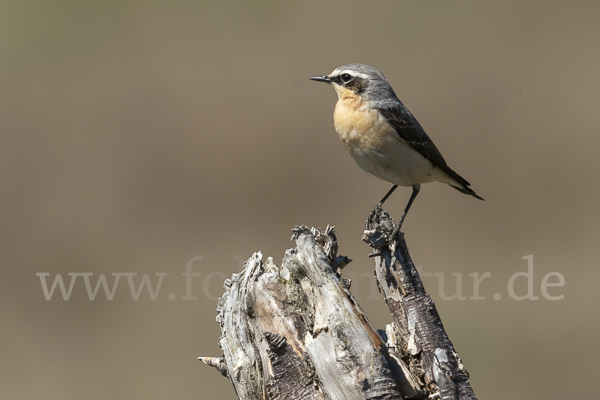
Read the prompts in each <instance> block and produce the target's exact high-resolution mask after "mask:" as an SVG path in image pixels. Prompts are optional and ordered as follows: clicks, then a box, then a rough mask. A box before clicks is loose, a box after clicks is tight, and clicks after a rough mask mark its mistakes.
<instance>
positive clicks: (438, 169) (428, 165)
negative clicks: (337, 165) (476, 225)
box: [310, 64, 483, 229]
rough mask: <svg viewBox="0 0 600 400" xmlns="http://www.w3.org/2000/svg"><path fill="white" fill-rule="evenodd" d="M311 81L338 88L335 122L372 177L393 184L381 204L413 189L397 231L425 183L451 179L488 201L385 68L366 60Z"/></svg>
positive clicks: (456, 186)
mask: <svg viewBox="0 0 600 400" xmlns="http://www.w3.org/2000/svg"><path fill="white" fill-rule="evenodd" d="M310 79H312V80H313V81H318V82H325V83H329V84H330V85H332V86H333V88H334V89H335V91H336V92H337V95H338V102H337V104H336V105H335V111H334V113H333V122H334V125H335V130H336V131H337V133H338V135H339V137H340V140H341V141H342V143H343V144H344V146H346V149H347V150H348V152H349V153H350V155H351V156H352V158H353V159H354V161H356V163H357V164H358V166H359V167H360V168H361V169H362V170H363V171H365V172H366V173H368V174H369V175H373V176H375V177H376V178H379V179H381V180H383V181H386V182H390V183H393V184H394V186H393V187H392V188H391V189H390V191H389V192H388V193H387V194H386V195H385V196H384V197H383V199H381V201H380V202H379V204H378V206H380V207H381V205H383V203H384V202H385V201H386V200H387V199H388V197H389V196H390V195H391V194H392V192H393V191H394V190H396V188H397V187H398V186H408V187H412V189H413V192H412V195H411V196H410V200H409V201H408V204H407V205H406V208H405V209H404V213H403V214H402V217H401V218H400V221H399V222H398V228H397V229H400V227H401V226H402V222H404V218H405V217H406V214H407V213H408V210H409V209H410V206H411V205H412V203H413V201H414V200H415V198H416V197H417V194H419V190H420V189H421V184H422V183H428V182H433V181H437V182H442V183H446V184H448V185H450V186H452V187H453V188H454V189H456V190H458V191H459V192H461V193H464V194H468V195H471V196H473V197H475V198H478V199H480V200H483V198H481V197H479V196H478V195H477V194H476V193H475V192H474V191H473V189H471V188H470V187H469V186H470V183H469V182H467V181H466V180H465V179H464V178H463V177H461V176H460V175H458V174H457V173H456V172H454V170H452V168H450V167H449V166H448V164H447V163H446V161H445V160H444V157H442V154H441V153H440V151H439V150H438V149H437V147H435V145H434V144H433V142H432V141H431V139H430V138H429V136H427V134H426V133H425V130H423V128H422V127H421V125H420V124H419V122H418V121H417V119H416V118H415V117H414V116H413V115H412V114H411V112H410V111H408V108H406V107H405V106H404V104H402V102H401V101H400V100H399V99H398V97H397V96H396V93H394V89H392V87H391V86H390V83H389V82H388V80H387V79H386V78H385V76H383V74H382V73H381V71H379V70H378V69H375V68H373V67H370V66H368V65H364V64H348V65H342V66H341V67H339V68H336V69H335V70H334V71H333V72H332V73H331V74H329V75H323V76H313V77H312V78H310Z"/></svg>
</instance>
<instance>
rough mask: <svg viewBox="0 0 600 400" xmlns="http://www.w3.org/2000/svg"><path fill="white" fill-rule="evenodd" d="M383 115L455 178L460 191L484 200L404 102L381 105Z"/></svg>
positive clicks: (406, 139) (417, 148) (409, 142)
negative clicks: (459, 172) (446, 156)
mask: <svg viewBox="0 0 600 400" xmlns="http://www.w3.org/2000/svg"><path fill="white" fill-rule="evenodd" d="M378 110H379V112H380V113H381V115H382V116H383V117H384V118H385V119H386V120H387V121H388V122H389V124H390V125H391V126H392V127H393V128H394V130H395V131H396V133H397V134H398V136H400V138H401V139H402V140H404V141H405V142H406V143H408V144H410V145H411V146H412V147H413V148H414V149H415V150H417V151H418V152H419V153H421V154H423V155H424V156H425V157H426V158H427V159H428V160H429V161H431V163H432V164H433V165H435V166H436V167H438V168H439V169H441V170H442V171H444V172H445V173H447V174H448V175H449V176H450V177H451V178H452V179H454V180H455V181H456V182H457V183H458V184H460V185H461V186H462V187H456V186H453V185H451V186H452V187H454V188H455V189H457V190H458V191H460V192H462V193H465V194H469V195H471V196H474V197H476V198H478V199H481V200H483V199H482V198H481V197H479V196H478V195H477V194H475V192H474V191H473V190H472V189H471V188H469V185H470V183H469V182H468V181H467V180H466V179H465V178H463V177H462V176H460V175H459V174H457V173H456V172H454V170H453V169H452V168H450V167H449V166H448V164H447V163H446V160H444V157H443V156H442V153H440V151H439V150H438V148H437V147H435V144H433V141H432V140H431V138H430V137H429V136H428V135H427V133H425V130H424V129H423V128H422V127H421V124H419V122H418V121H417V119H416V118H415V117H414V116H413V115H412V114H411V112H410V111H408V109H407V108H406V107H404V105H403V104H401V103H400V104H398V105H393V106H388V107H381V108H378Z"/></svg>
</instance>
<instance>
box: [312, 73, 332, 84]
mask: <svg viewBox="0 0 600 400" xmlns="http://www.w3.org/2000/svg"><path fill="white" fill-rule="evenodd" d="M310 80H311V81H317V82H325V83H331V79H329V77H328V76H327V75H323V76H311V77H310Z"/></svg>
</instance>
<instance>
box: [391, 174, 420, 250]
mask: <svg viewBox="0 0 600 400" xmlns="http://www.w3.org/2000/svg"><path fill="white" fill-rule="evenodd" d="M412 188H413V192H412V194H411V195H410V199H409V200H408V204H407V205H406V208H405V209H404V212H403V213H402V217H400V220H399V221H398V226H396V229H394V233H392V237H393V238H395V237H396V234H397V233H398V231H399V230H400V228H401V227H402V223H403V222H404V218H406V214H407V213H408V210H410V206H412V203H413V201H415V198H416V197H417V195H418V194H419V190H421V185H420V184H416V185H412Z"/></svg>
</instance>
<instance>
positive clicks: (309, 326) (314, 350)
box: [200, 208, 476, 400]
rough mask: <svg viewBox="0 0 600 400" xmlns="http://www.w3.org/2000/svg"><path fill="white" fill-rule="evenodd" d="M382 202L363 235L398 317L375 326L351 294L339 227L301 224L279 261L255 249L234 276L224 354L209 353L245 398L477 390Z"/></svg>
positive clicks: (222, 309)
mask: <svg viewBox="0 0 600 400" xmlns="http://www.w3.org/2000/svg"><path fill="white" fill-rule="evenodd" d="M394 228H395V224H394V222H393V220H392V219H391V218H390V217H389V215H388V214H387V213H386V212H384V211H382V210H381V209H379V208H376V209H374V210H373V212H372V213H371V214H370V216H369V219H368V220H367V223H366V230H365V234H364V236H363V239H364V240H365V241H366V242H367V243H368V244H369V245H370V246H371V247H373V248H374V253H373V254H372V255H371V256H372V257H374V259H375V275H376V278H377V281H378V284H379V287H380V290H381V292H382V293H383V295H384V298H385V301H386V303H387V305H388V307H389V309H390V312H391V314H392V316H393V318H394V321H393V322H392V323H390V324H389V325H387V327H386V330H385V331H376V330H375V329H374V328H373V326H372V325H371V324H370V322H369V321H368V320H367V317H366V316H365V315H364V313H363V311H362V310H361V308H360V306H359V305H358V303H357V302H356V300H355V299H354V297H353V296H352V294H351V293H350V280H349V279H347V278H344V277H342V275H341V270H342V268H343V267H344V266H346V265H347V264H348V263H349V262H350V260H349V259H348V258H347V257H344V256H338V255H337V248H338V245H337V240H336V237H335V233H334V229H333V228H331V227H327V229H325V231H320V230H317V229H314V228H313V229H309V228H307V227H305V226H301V227H296V228H294V229H293V232H294V235H293V237H292V239H294V240H295V241H296V247H295V248H294V249H290V250H288V251H287V252H286V253H285V257H284V259H283V261H282V263H281V265H280V266H277V265H276V264H274V262H273V259H272V258H268V259H267V260H266V261H265V262H263V260H262V255H261V253H260V252H258V253H255V254H254V255H253V256H252V257H250V259H248V261H246V263H245V264H244V269H243V270H242V271H241V272H240V273H239V274H234V275H233V277H232V278H231V279H228V280H227V281H226V282H225V289H226V291H225V294H224V295H223V297H222V298H221V299H219V305H218V311H219V315H218V317H217V321H218V322H219V323H220V325H221V331H222V335H221V338H220V339H219V345H220V347H221V349H222V350H223V353H224V354H223V356H222V357H218V358H214V357H201V358H200V359H201V360H202V361H203V362H204V363H205V364H207V365H210V366H213V367H215V368H217V370H219V371H220V372H221V373H222V374H223V375H225V376H227V377H229V379H230V380H231V382H232V383H233V386H234V388H235V390H236V393H237V395H238V397H239V398H240V399H243V400H247V399H298V400H301V399H331V400H342V399H345V400H354V399H356V400H363V399H377V400H387V399H425V398H427V397H432V398H433V397H436V398H441V399H461V400H462V399H476V397H475V395H474V394H473V390H472V389H471V387H470V384H469V379H468V376H469V375H468V373H467V371H466V369H465V368H464V367H463V364H462V362H461V360H460V358H459V357H458V354H457V353H456V351H455V350H454V347H453V346H452V343H451V342H450V340H449V339H448V336H447V335H446V333H445V331H444V328H443V325H442V322H441V320H440V318H439V315H438V313H437V310H436V308H435V305H434V304H433V301H432V300H431V298H430V297H429V296H428V295H427V294H426V293H425V290H424V288H423V284H422V282H421V279H420V277H419V274H418V272H417V270H416V269H415V267H414V265H413V263H412V260H411V259H410V256H409V254H408V250H407V247H406V243H405V242H404V238H403V235H402V234H399V235H397V237H396V238H392V237H391V236H392V232H393V231H394Z"/></svg>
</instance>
